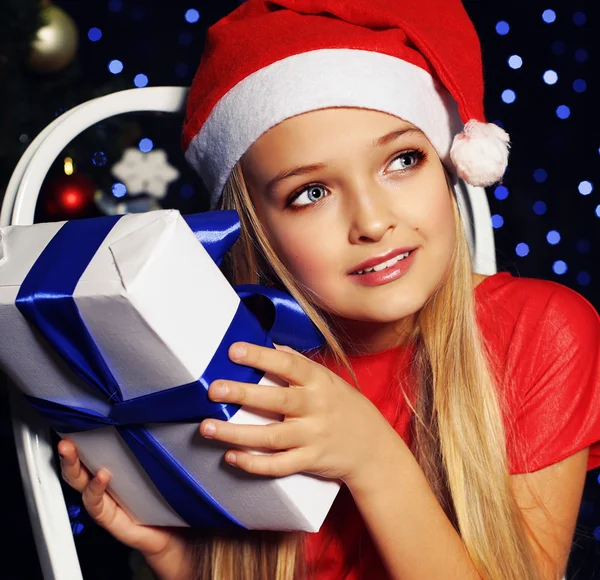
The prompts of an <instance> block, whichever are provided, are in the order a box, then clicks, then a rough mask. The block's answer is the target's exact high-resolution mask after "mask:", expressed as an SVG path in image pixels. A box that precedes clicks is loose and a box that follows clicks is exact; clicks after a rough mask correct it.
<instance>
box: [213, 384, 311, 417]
mask: <svg viewBox="0 0 600 580" xmlns="http://www.w3.org/2000/svg"><path fill="white" fill-rule="evenodd" d="M208 396H209V397H210V399H211V400H212V401H219V402H228V403H238V404H240V405H245V406H246V407H252V408H254V409H261V410H262V411H270V412H271V413H277V414H279V415H285V416H288V417H298V416H302V415H304V414H305V413H306V411H307V397H306V393H304V392H303V391H302V390H301V389H290V388H288V387H269V386H266V385H252V384H249V383H238V382H236V381H221V380H219V381H215V382H214V383H212V384H211V385H210V387H209V389H208Z"/></svg>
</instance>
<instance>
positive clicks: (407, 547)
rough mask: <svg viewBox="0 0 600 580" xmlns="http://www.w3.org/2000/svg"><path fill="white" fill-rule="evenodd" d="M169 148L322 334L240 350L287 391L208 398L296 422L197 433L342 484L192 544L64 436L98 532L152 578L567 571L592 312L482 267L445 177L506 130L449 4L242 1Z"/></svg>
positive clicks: (263, 466) (474, 166) (490, 147)
mask: <svg viewBox="0 0 600 580" xmlns="http://www.w3.org/2000/svg"><path fill="white" fill-rule="evenodd" d="M463 125H464V129H463ZM461 131H462V132H461ZM184 147H185V148H186V156H187V158H188V160H189V161H190V163H191V164H192V165H193V166H195V167H196V168H197V169H198V171H199V173H200V175H201V177H202V179H203V180H204V182H205V184H206V185H207V187H208V189H209V190H210V191H211V194H212V196H213V204H214V206H215V207H221V208H228V209H231V208H233V209H236V210H237V211H238V213H239V214H240V217H241V220H242V224H243V235H242V239H241V240H240V242H238V244H237V245H236V246H235V247H234V249H233V251H232V253H231V255H230V256H229V262H228V264H226V266H227V268H228V272H229V275H230V277H231V280H232V282H234V283H242V282H259V283H262V284H272V285H276V286H280V287H283V288H286V289H287V290H288V291H289V292H290V293H291V294H292V295H293V296H294V297H295V298H296V299H297V300H298V301H299V302H300V304H301V305H302V306H303V308H304V309H305V311H306V312H307V313H308V314H309V316H310V317H311V319H312V320H313V321H314V323H315V325H316V326H317V327H318V328H319V330H320V331H321V332H322V334H323V336H324V337H325V339H326V343H327V346H326V347H325V348H324V349H322V351H321V352H318V353H316V355H315V356H314V357H313V358H312V359H309V358H306V357H304V356H302V355H300V354H299V353H296V352H294V351H292V350H291V349H288V348H279V349H277V350H272V349H265V348H261V347H258V346H255V345H251V344H235V345H233V347H232V348H231V350H230V356H231V358H232V360H234V361H236V362H239V363H241V364H244V365H248V366H253V367H256V368H258V369H261V370H264V371H268V372H271V373H274V374H276V375H279V376H280V377H282V378H283V379H285V380H286V381H288V383H289V384H290V388H289V389H285V390H282V389H271V388H267V387H258V386H253V385H246V384H236V383H231V382H227V381H216V382H215V383H213V384H212V385H211V386H210V389H209V396H210V397H211V398H212V399H213V400H215V401H227V402H235V403H243V404H245V405H249V406H251V407H256V408H259V409H265V410H268V411H275V412H278V413H281V414H283V415H284V416H285V420H284V421H283V422H281V423H278V424H275V425H272V426H234V425H230V424H228V423H222V422H218V421H215V420H207V421H204V422H203V423H202V424H201V425H200V433H201V434H202V435H203V436H205V437H210V438H213V439H217V440H219V441H224V442H226V443H228V444H230V445H231V448H232V451H229V452H228V453H227V454H226V455H225V458H226V460H227V461H228V462H229V463H230V464H231V465H234V466H236V467H237V468H239V469H241V470H244V471H247V472H250V473H254V474H262V475H269V476H284V475H287V474H291V473H296V472H308V473H312V474H315V475H318V476H322V477H326V478H335V479H339V480H341V481H342V482H343V483H344V484H345V486H344V487H343V488H342V491H341V492H340V494H339V496H338V498H337V499H336V502H335V504H334V506H333V508H332V510H331V512H330V514H329V515H328V517H327V519H326V521H325V523H324V525H323V527H322V529H321V531H320V532H319V533H317V534H310V535H306V534H291V533H288V534H273V533H267V532H264V533H261V532H250V533H246V534H233V535H218V534H213V535H210V534H207V535H201V534H200V533H193V534H192V535H185V534H184V533H183V532H176V531H171V530H166V529H153V528H147V527H142V526H139V525H136V524H135V523H133V522H132V521H131V520H130V519H129V517H128V516H127V515H126V514H125V513H124V512H123V511H122V510H121V509H120V508H119V507H118V506H117V505H116V504H115V502H114V501H113V500H112V499H111V498H110V496H109V495H108V494H107V493H106V487H107V485H108V482H109V479H110V474H109V473H108V472H107V471H106V470H100V471H99V472H98V473H97V474H96V475H95V477H93V478H92V476H91V474H89V473H88V472H87V471H86V470H85V469H84V468H83V467H82V466H81V464H80V463H79V460H78V458H77V453H76V450H75V447H74V445H73V444H72V443H71V442H69V441H63V442H61V443H60V445H59V452H60V454H61V456H62V470H63V476H64V478H65V479H66V481H67V482H68V483H69V484H70V485H72V486H73V487H74V488H75V489H77V490H79V491H81V492H82V493H83V501H84V504H85V506H86V508H87V509H88V511H89V513H90V514H91V515H92V517H94V518H95V520H96V521H97V522H98V523H99V524H100V525H102V526H104V527H105V528H106V529H107V530H108V531H109V532H110V533H112V534H113V535H114V536H115V537H116V538H117V539H119V540H121V541H122V542H124V543H126V544H127V545H129V546H131V547H133V548H135V549H137V550H140V551H141V552H142V554H143V555H144V556H145V558H146V560H147V562H148V564H149V566H150V567H151V568H152V569H153V570H154V572H155V574H156V575H157V576H158V577H159V578H164V579H171V578H173V579H188V578H190V579H191V578H202V579H209V578H214V579H219V580H229V579H238V578H239V579H249V580H254V579H258V578H264V579H268V580H271V579H277V580H284V579H286V580H287V579H289V580H291V579H300V578H305V577H314V578H318V579H319V580H320V579H332V580H338V579H342V578H348V579H357V578H364V579H367V578H368V579H379V578H382V579H383V578H395V579H401V580H423V579H441V578H444V579H448V578H451V579H460V580H463V579H469V578H485V579H493V580H507V579H509V580H517V579H518V580H534V579H538V578H543V579H558V578H561V576H562V575H563V574H564V571H565V568H566V563H567V558H568V554H569V549H570V545H571V541H572V538H573V533H574V527H575V522H576V518H577V512H578V507H579V503H580V500H581V494H582V488H583V483H584V478H585V474H586V470H587V469H591V468H594V467H597V466H598V465H600V447H599V445H598V442H599V441H600V417H599V415H600V388H599V387H600V366H599V362H598V351H599V346H600V321H599V318H598V315H597V313H596V312H595V311H594V309H593V308H592V307H591V306H590V304H589V303H587V302H586V301H585V300H584V299H583V298H582V297H581V296H579V295H578V294H576V293H575V292H573V291H571V290H569V289H567V288H565V287H563V286H560V285H558V284H555V283H552V282H546V281H538V280H532V279H524V278H523V279H517V278H513V277H512V276H511V275H510V274H508V273H499V274H496V275H493V276H489V277H485V276H482V275H479V274H476V273H473V272H472V270H471V263H470V256H469V249H468V246H467V241H466V237H465V232H464V227H463V223H462V221H461V216H460V212H459V207H458V204H457V199H456V196H455V193H454V189H453V185H454V184H455V183H456V181H457V179H458V178H462V179H464V180H466V181H467V182H469V183H471V184H473V185H477V186H485V185H490V184H492V183H494V182H496V181H498V180H499V179H500V178H501V177H502V175H503V173H504V169H505V166H506V162H507V154H508V136H507V135H506V133H504V131H502V130H501V129H500V128H498V127H496V126H495V125H486V124H485V121H484V114H483V81H482V70H481V62H480V52H479V44H478V39H477V36H476V34H475V31H474V29H473V27H472V24H471V23H470V21H469V19H468V17H467V15H466V13H465V11H464V9H463V7H462V5H461V3H460V1H459V0H420V1H419V2H411V1H409V0H353V1H352V2H350V1H347V0H344V1H342V0H276V1H267V0H248V1H247V2H246V3H245V4H243V5H242V6H240V8H238V9H237V10H236V11H234V12H233V13H232V14H231V15H229V16H228V17H227V18H225V19H223V20H222V21H221V22H219V23H218V24H217V25H215V26H214V27H213V28H212V29H211V30H210V32H209V36H208V40H207V47H206V52H205V54H204V57H203V60H202V63H201V65H200V69H199V71H198V74H197V76H196V79H195V81H194V85H193V87H192V89H191V93H190V97H189V101H188V111H187V117H186V123H185V128H184ZM239 445H245V446H249V447H265V448H270V449H271V450H272V451H273V454H272V455H261V456H257V455H252V454H248V453H246V452H242V451H239V450H235V451H234V449H235V448H236V447H237V446H239Z"/></svg>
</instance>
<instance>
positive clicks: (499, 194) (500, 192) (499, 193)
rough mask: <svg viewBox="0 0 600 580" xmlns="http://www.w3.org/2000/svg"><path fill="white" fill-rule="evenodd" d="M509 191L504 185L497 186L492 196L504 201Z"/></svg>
mask: <svg viewBox="0 0 600 580" xmlns="http://www.w3.org/2000/svg"><path fill="white" fill-rule="evenodd" d="M509 193H510V192H509V191H508V187H506V186H505V185H499V186H498V187H497V188H496V189H495V190H494V196H495V198H496V199H499V200H503V199H506V198H507V197H508V195H509Z"/></svg>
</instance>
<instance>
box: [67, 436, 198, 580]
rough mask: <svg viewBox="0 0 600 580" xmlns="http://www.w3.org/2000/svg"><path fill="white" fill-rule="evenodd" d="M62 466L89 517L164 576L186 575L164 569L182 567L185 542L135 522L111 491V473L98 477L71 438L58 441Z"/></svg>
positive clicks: (166, 530) (102, 471)
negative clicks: (82, 461) (79, 455)
mask: <svg viewBox="0 0 600 580" xmlns="http://www.w3.org/2000/svg"><path fill="white" fill-rule="evenodd" d="M58 453H59V455H60V468H61V472H62V477H63V479H64V480H65V482H66V483H67V484H68V485H70V486H71V487H72V488H73V489H75V490H76V491H78V492H80V493H81V494H82V500H83V505H84V507H85V509H86V510H87V512H88V514H90V517H91V518H92V519H93V520H94V521H95V522H96V523H97V524H98V525H99V526H101V527H103V528H104V529H105V530H106V531H107V532H109V533H110V534H111V535H112V536H114V537H115V539H117V540H118V541H119V542H121V543H123V544H125V545H126V546H129V547H130V548H133V549H135V550H138V551H139V552H141V554H142V555H143V556H144V558H145V559H146V561H147V562H148V564H149V565H150V567H151V568H153V569H154V571H155V572H158V573H159V576H160V577H161V578H184V577H185V575H180V574H179V573H176V574H171V572H168V573H166V574H163V573H162V570H163V569H165V570H172V571H173V572H175V571H177V570H179V569H180V566H182V565H183V564H184V563H185V562H186V561H187V558H186V547H187V546H186V543H185V541H184V539H183V538H182V537H180V535H179V534H178V533H177V532H176V531H174V530H172V529H170V528H162V527H150V526H142V525H140V524H136V523H135V522H134V521H133V520H132V519H131V518H130V517H129V515H127V513H126V512H125V511H124V510H123V509H122V508H121V507H120V506H119V504H118V503H117V502H116V501H115V500H114V499H113V498H112V497H111V496H110V495H109V494H108V492H107V491H106V488H107V486H108V484H109V482H110V473H109V472H108V471H107V470H106V469H100V470H99V471H98V472H97V473H96V476H95V477H92V475H91V473H90V472H89V471H88V470H87V469H86V468H85V467H84V466H83V465H82V464H81V462H80V461H79V457H78V455H77V449H76V447H75V445H74V444H73V443H72V442H71V441H69V440H68V439H63V440H62V441H61V442H60V443H59V444H58Z"/></svg>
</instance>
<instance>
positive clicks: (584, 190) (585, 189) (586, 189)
mask: <svg viewBox="0 0 600 580" xmlns="http://www.w3.org/2000/svg"><path fill="white" fill-rule="evenodd" d="M577 189H578V190H579V193H581V195H589V194H590V193H592V191H594V185H593V184H592V183H591V182H590V181H582V182H581V183H580V184H579V186H578V187H577Z"/></svg>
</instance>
